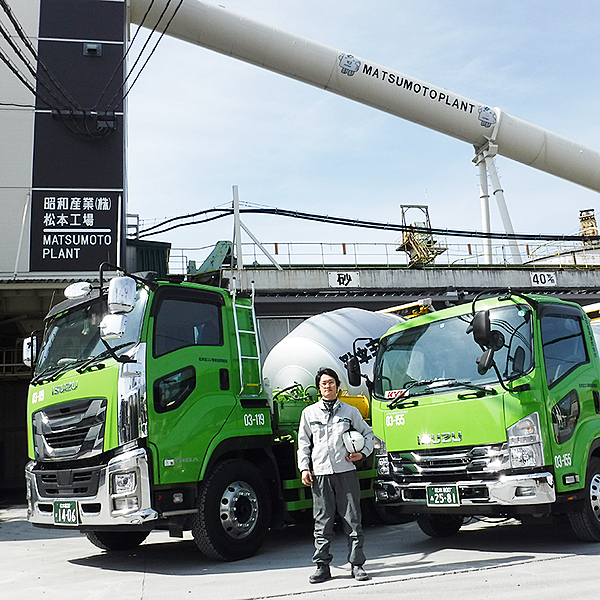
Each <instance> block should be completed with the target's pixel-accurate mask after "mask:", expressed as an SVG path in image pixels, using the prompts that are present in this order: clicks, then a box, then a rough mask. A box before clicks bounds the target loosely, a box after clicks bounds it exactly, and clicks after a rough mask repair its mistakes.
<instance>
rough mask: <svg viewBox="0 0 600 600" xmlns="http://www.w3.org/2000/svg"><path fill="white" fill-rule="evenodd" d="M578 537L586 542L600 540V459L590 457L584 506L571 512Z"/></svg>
mask: <svg viewBox="0 0 600 600" xmlns="http://www.w3.org/2000/svg"><path fill="white" fill-rule="evenodd" d="M569 521H570V522H571V527H572V528H573V531H575V533H576V534H577V537H578V538H579V539H580V540H583V541H584V542H600V459H598V458H596V457H592V458H590V462H589V464H588V468H587V474H586V477H585V498H584V500H583V508H582V509H580V510H578V511H573V512H569Z"/></svg>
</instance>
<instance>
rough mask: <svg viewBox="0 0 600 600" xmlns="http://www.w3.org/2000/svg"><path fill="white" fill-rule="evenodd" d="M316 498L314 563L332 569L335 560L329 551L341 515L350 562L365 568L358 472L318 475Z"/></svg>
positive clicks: (315, 477) (313, 485)
mask: <svg viewBox="0 0 600 600" xmlns="http://www.w3.org/2000/svg"><path fill="white" fill-rule="evenodd" d="M312 497H313V515H314V518H315V531H314V535H315V554H314V556H313V562H315V563H323V564H325V565H328V564H329V563H330V562H331V559H332V558H333V556H332V555H331V553H330V552H329V548H330V546H331V541H332V540H333V536H334V533H333V525H334V523H335V515H336V512H337V513H338V514H339V515H340V517H342V519H343V526H344V533H345V534H346V535H347V536H348V562H349V563H350V564H352V565H359V566H360V565H362V564H363V563H364V562H365V555H364V553H363V543H364V536H363V529H362V522H361V521H362V516H361V512H360V484H359V481H358V474H357V472H356V471H348V472H347V473H333V474H332V475H314V476H313V483H312Z"/></svg>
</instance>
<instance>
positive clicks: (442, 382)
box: [388, 377, 498, 409]
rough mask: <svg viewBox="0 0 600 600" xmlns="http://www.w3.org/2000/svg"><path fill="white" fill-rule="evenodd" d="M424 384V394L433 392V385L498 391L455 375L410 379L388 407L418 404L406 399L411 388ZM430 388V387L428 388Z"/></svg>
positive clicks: (483, 391)
mask: <svg viewBox="0 0 600 600" xmlns="http://www.w3.org/2000/svg"><path fill="white" fill-rule="evenodd" d="M421 386H424V387H425V390H423V393H424V394H432V393H433V392H432V390H431V388H433V387H466V388H469V389H471V390H477V391H479V392H482V393H483V395H485V394H490V395H492V396H494V395H496V394H497V393H498V392H496V390H495V389H494V388H492V387H489V386H485V387H484V386H481V385H476V384H474V383H471V382H470V381H458V380H457V379H454V377H446V378H444V377H440V378H439V379H423V380H421V381H410V382H409V383H407V384H406V385H405V386H404V392H403V394H402V395H401V396H399V397H397V398H394V399H393V400H392V401H391V402H389V403H388V408H390V409H394V408H401V407H403V406H406V407H409V406H416V405H417V403H416V402H406V399H407V398H409V397H410V395H411V394H410V390H411V389H412V388H414V387H421ZM428 388H429V389H428Z"/></svg>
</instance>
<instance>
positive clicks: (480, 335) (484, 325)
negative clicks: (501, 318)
mask: <svg viewBox="0 0 600 600" xmlns="http://www.w3.org/2000/svg"><path fill="white" fill-rule="evenodd" d="M470 332H473V338H474V340H475V341H476V342H477V343H478V344H479V345H480V346H484V347H486V348H487V347H489V345H490V339H491V336H492V327H491V325H490V311H489V310H482V311H480V312H477V313H475V315H474V316H473V320H472V321H471V324H470V325H469V328H468V329H467V333H470Z"/></svg>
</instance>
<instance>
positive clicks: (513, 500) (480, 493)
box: [374, 472, 556, 514]
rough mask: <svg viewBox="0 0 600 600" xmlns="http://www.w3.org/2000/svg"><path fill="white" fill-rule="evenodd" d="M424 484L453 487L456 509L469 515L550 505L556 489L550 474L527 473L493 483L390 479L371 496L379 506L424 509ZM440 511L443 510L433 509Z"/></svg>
mask: <svg viewBox="0 0 600 600" xmlns="http://www.w3.org/2000/svg"><path fill="white" fill-rule="evenodd" d="M428 485H435V486H444V485H453V486H454V485H456V486H457V488H458V495H459V499H460V507H463V506H464V507H469V509H473V510H469V512H472V513H473V514H476V513H477V510H476V509H477V507H478V506H479V507H482V506H498V507H502V506H506V507H510V506H529V505H535V504H550V503H553V502H554V501H555V500H556V488H555V486H554V477H553V475H552V473H547V472H546V473H528V474H522V475H521V474H519V475H502V476H501V477H499V478H498V479H494V480H476V481H471V480H468V481H458V482H435V483H434V484H428V483H399V482H397V481H391V480H389V481H388V480H378V481H376V482H375V486H374V487H375V497H376V499H377V500H378V501H379V502H381V503H382V504H389V505H402V506H408V507H414V508H415V510H417V511H418V510H419V509H421V508H424V507H427V508H431V507H430V506H428V504H427V487H428ZM436 508H443V507H436Z"/></svg>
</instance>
